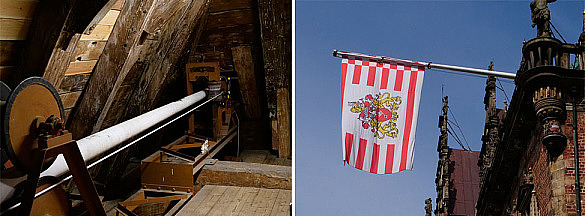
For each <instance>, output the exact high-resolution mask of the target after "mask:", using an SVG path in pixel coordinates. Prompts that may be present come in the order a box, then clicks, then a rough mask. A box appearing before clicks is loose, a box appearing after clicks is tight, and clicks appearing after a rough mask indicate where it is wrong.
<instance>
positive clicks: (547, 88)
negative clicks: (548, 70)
mask: <svg viewBox="0 0 585 216" xmlns="http://www.w3.org/2000/svg"><path fill="white" fill-rule="evenodd" d="M532 102H533V103H534V109H535V111H536V115H537V116H538V119H539V121H540V123H541V125H542V126H543V128H542V139H541V141H542V143H543V144H544V146H545V147H546V148H547V149H548V151H549V154H550V156H552V157H556V156H558V155H560V154H561V153H563V151H564V150H565V147H566V145H567V137H566V136H565V135H564V134H563V132H562V130H561V125H562V124H564V122H565V119H566V117H567V114H566V106H565V102H563V101H562V100H561V91H560V89H558V88H557V87H555V86H554V85H543V86H541V87H540V88H539V89H537V90H535V92H534V97H533V100H532Z"/></svg>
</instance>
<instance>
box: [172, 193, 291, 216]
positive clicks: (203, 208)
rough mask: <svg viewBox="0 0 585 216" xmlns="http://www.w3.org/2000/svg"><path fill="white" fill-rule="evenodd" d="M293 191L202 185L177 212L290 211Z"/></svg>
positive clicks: (278, 214) (280, 214)
mask: <svg viewBox="0 0 585 216" xmlns="http://www.w3.org/2000/svg"><path fill="white" fill-rule="evenodd" d="M291 201H292V192H291V191H290V190H281V189H264V188H251V187H234V186H215V185H206V186H204V187H203V188H202V189H201V190H200V191H199V192H197V194H195V196H194V197H193V198H192V199H191V200H190V201H189V202H188V203H187V204H186V205H185V206H184V207H183V208H182V209H181V210H180V211H179V212H178V213H177V215H276V216H287V215H290V202H291Z"/></svg>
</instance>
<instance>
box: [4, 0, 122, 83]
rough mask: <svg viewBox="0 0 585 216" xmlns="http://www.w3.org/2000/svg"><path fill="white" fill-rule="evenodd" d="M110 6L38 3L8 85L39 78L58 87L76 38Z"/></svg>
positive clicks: (100, 1)
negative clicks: (17, 66)
mask: <svg viewBox="0 0 585 216" xmlns="http://www.w3.org/2000/svg"><path fill="white" fill-rule="evenodd" d="M114 3H115V1H114V0H96V1H84V0H73V1H62V0H45V1H40V2H39V3H38V5H37V6H36V7H37V10H36V12H35V15H34V18H33V21H32V23H31V25H30V29H29V30H28V33H27V36H26V46H25V48H24V50H23V52H22V54H21V57H20V61H19V65H20V67H19V69H20V72H19V73H18V74H16V76H15V77H14V78H13V81H12V84H13V85H16V83H18V82H20V81H21V80H23V79H24V78H26V77H30V76H43V77H44V78H46V79H47V80H49V82H51V83H52V84H53V85H54V86H59V85H60V84H61V81H62V79H63V74H64V73H65V70H66V69H67V67H68V66H69V62H70V61H69V60H70V59H71V55H72V54H73V51H74V50H75V47H76V45H77V41H78V40H79V38H80V36H81V35H80V34H81V33H84V32H86V31H85V29H86V28H88V25H90V24H91V23H92V22H94V21H95V20H101V19H102V18H103V17H104V16H105V15H106V13H107V11H109V8H110V7H111V6H112V5H113V4H114Z"/></svg>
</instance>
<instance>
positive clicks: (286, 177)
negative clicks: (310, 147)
mask: <svg viewBox="0 0 585 216" xmlns="http://www.w3.org/2000/svg"><path fill="white" fill-rule="evenodd" d="M291 19H292V3H291V1H290V0H273V1H265V0H258V1H256V0H95V1H82V0H66V1H63V0H43V1H39V0H0V81H1V82H0V105H1V106H0V107H1V109H0V117H1V118H0V120H1V121H0V123H1V124H0V127H1V128H0V130H1V131H2V132H1V133H0V134H1V135H2V137H0V140H2V145H1V146H0V147H1V154H2V155H1V160H2V161H1V163H2V164H1V169H2V173H1V176H0V198H1V204H0V211H1V215H268V214H270V215H290V211H291V208H292V207H291V206H290V203H291V200H292V198H291V196H292V193H291V190H292V174H291V173H292V171H291V156H292V155H291V148H292V146H291V105H292V103H291V94H292V86H291V80H292V54H291V49H292V47H291V45H292V34H291Z"/></svg>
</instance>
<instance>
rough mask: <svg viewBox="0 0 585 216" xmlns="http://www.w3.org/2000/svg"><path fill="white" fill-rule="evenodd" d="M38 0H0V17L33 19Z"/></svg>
mask: <svg viewBox="0 0 585 216" xmlns="http://www.w3.org/2000/svg"><path fill="white" fill-rule="evenodd" d="M37 4H38V1H37V0H20V1H14V0H0V18H11V19H32V17H33V15H34V12H35V9H36V7H37Z"/></svg>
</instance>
